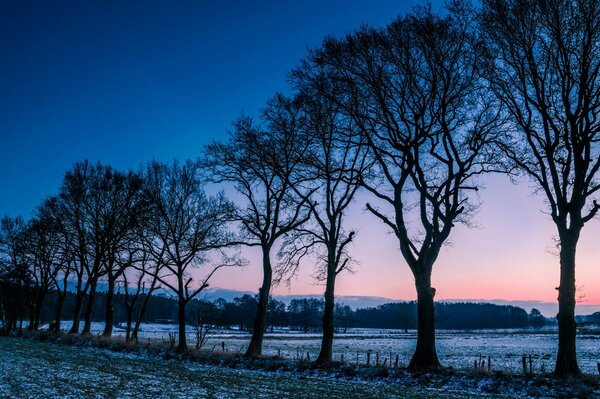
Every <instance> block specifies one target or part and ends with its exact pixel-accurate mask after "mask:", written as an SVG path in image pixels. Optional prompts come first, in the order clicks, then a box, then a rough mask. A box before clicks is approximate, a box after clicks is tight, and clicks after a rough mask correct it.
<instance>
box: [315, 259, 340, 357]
mask: <svg viewBox="0 0 600 399" xmlns="http://www.w3.org/2000/svg"><path fill="white" fill-rule="evenodd" d="M329 263H331V261H329ZM335 278H336V274H335V265H328V268H327V282H326V287H325V308H324V311H323V339H322V340H321V351H320V352H319V356H318V357H317V360H316V363H317V364H327V363H331V361H332V359H333V312H334V310H335Z"/></svg>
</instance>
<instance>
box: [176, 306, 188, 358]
mask: <svg viewBox="0 0 600 399" xmlns="http://www.w3.org/2000/svg"><path fill="white" fill-rule="evenodd" d="M178 302H179V303H178V304H179V311H178V321H179V344H178V346H177V351H178V352H185V351H187V337H186V334H185V305H186V302H185V299H184V298H182V297H180V298H179V301H178Z"/></svg>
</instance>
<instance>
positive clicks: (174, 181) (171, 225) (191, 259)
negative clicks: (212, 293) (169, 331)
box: [145, 161, 241, 351]
mask: <svg viewBox="0 0 600 399" xmlns="http://www.w3.org/2000/svg"><path fill="white" fill-rule="evenodd" d="M145 178H146V183H145V184H146V191H147V195H148V196H149V198H150V200H151V201H152V204H153V209H154V214H153V216H152V217H151V218H150V219H149V224H148V232H149V234H150V237H151V245H150V246H149V248H148V249H149V250H150V251H151V253H152V254H153V256H154V257H155V260H156V262H158V263H159V264H160V265H161V273H160V275H158V280H159V281H160V283H161V284H162V285H163V286H164V287H167V288H169V289H170V290H172V291H173V292H174V293H175V294H176V295H177V299H178V304H179V308H178V321H179V342H178V348H177V349H178V350H179V351H185V350H187V340H186V318H185V308H186V305H187V304H188V302H189V301H191V300H192V299H193V298H195V297H196V296H197V295H198V294H199V293H200V292H201V291H202V290H203V289H205V288H207V287H208V284H209V280H210V278H211V277H212V276H213V275H214V274H215V272H217V270H219V269H220V268H222V267H226V266H239V265H241V262H240V260H239V259H238V258H236V257H233V258H230V257H227V256H225V254H224V253H222V254H221V255H222V258H223V259H222V261H221V262H220V263H218V264H216V265H214V264H213V265H211V266H210V267H209V268H208V269H209V271H208V273H206V274H205V275H204V276H203V277H202V278H201V279H200V281H199V284H197V285H195V286H193V285H192V283H193V281H194V280H193V277H192V276H191V273H192V269H193V268H195V267H198V266H200V265H202V264H205V263H208V262H209V261H210V260H211V259H209V256H210V254H211V253H214V252H215V251H217V252H219V251H220V250H222V249H223V248H225V247H226V246H228V245H230V244H231V237H230V236H231V235H230V234H229V232H228V230H227V225H228V223H229V221H230V220H231V215H232V213H233V205H232V204H231V202H229V201H228V200H226V199H225V196H224V195H223V193H220V194H218V195H217V196H215V197H208V196H206V194H205V193H204V190H203V187H202V182H201V180H200V177H199V164H198V162H193V161H186V162H185V163H183V164H179V163H177V162H174V163H173V164H172V165H166V164H161V163H158V162H151V163H150V164H149V165H148V167H147V170H146V176H145Z"/></svg>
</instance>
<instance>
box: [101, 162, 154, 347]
mask: <svg viewBox="0 0 600 399" xmlns="http://www.w3.org/2000/svg"><path fill="white" fill-rule="evenodd" d="M143 188H144V187H143V179H142V177H141V176H140V175H139V174H136V173H133V172H128V173H127V174H124V173H120V172H115V173H114V174H113V175H112V178H111V179H110V181H109V182H108V186H107V187H106V194H107V197H106V198H105V199H104V201H105V204H104V205H105V206H104V209H105V212H106V213H105V215H104V217H105V218H106V220H107V222H108V226H107V228H106V229H105V231H104V234H105V235H106V240H107V245H106V252H105V257H104V261H103V270H104V274H105V275H106V279H107V282H108V287H107V291H106V309H105V323H104V331H103V333H102V335H103V336H105V337H109V336H111V334H112V330H113V323H114V292H115V285H116V281H117V280H118V279H119V278H120V277H121V276H122V275H123V273H124V272H125V271H126V270H127V268H131V267H132V266H133V263H134V262H135V255H136V252H137V249H138V248H137V238H138V233H137V231H138V229H139V227H140V225H141V224H142V223H146V222H147V220H148V217H149V216H150V215H149V211H150V205H149V204H150V201H149V199H148V198H147V196H146V194H145V192H144V190H143Z"/></svg>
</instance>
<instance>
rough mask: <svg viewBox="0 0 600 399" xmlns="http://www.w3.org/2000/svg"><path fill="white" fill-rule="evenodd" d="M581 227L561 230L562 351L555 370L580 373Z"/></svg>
mask: <svg viewBox="0 0 600 399" xmlns="http://www.w3.org/2000/svg"><path fill="white" fill-rule="evenodd" d="M579 233H580V230H576V231H573V230H570V231H563V232H559V236H560V286H559V287H558V315H557V316H556V318H557V319H558V354H557V357H556V366H555V368H554V374H555V375H556V376H559V377H565V376H569V375H579V374H581V370H580V369H579V365H578V364H577V344H576V338H577V323H576V322H575V290H576V289H575V252H576V249H577V241H578V240H579Z"/></svg>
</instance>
